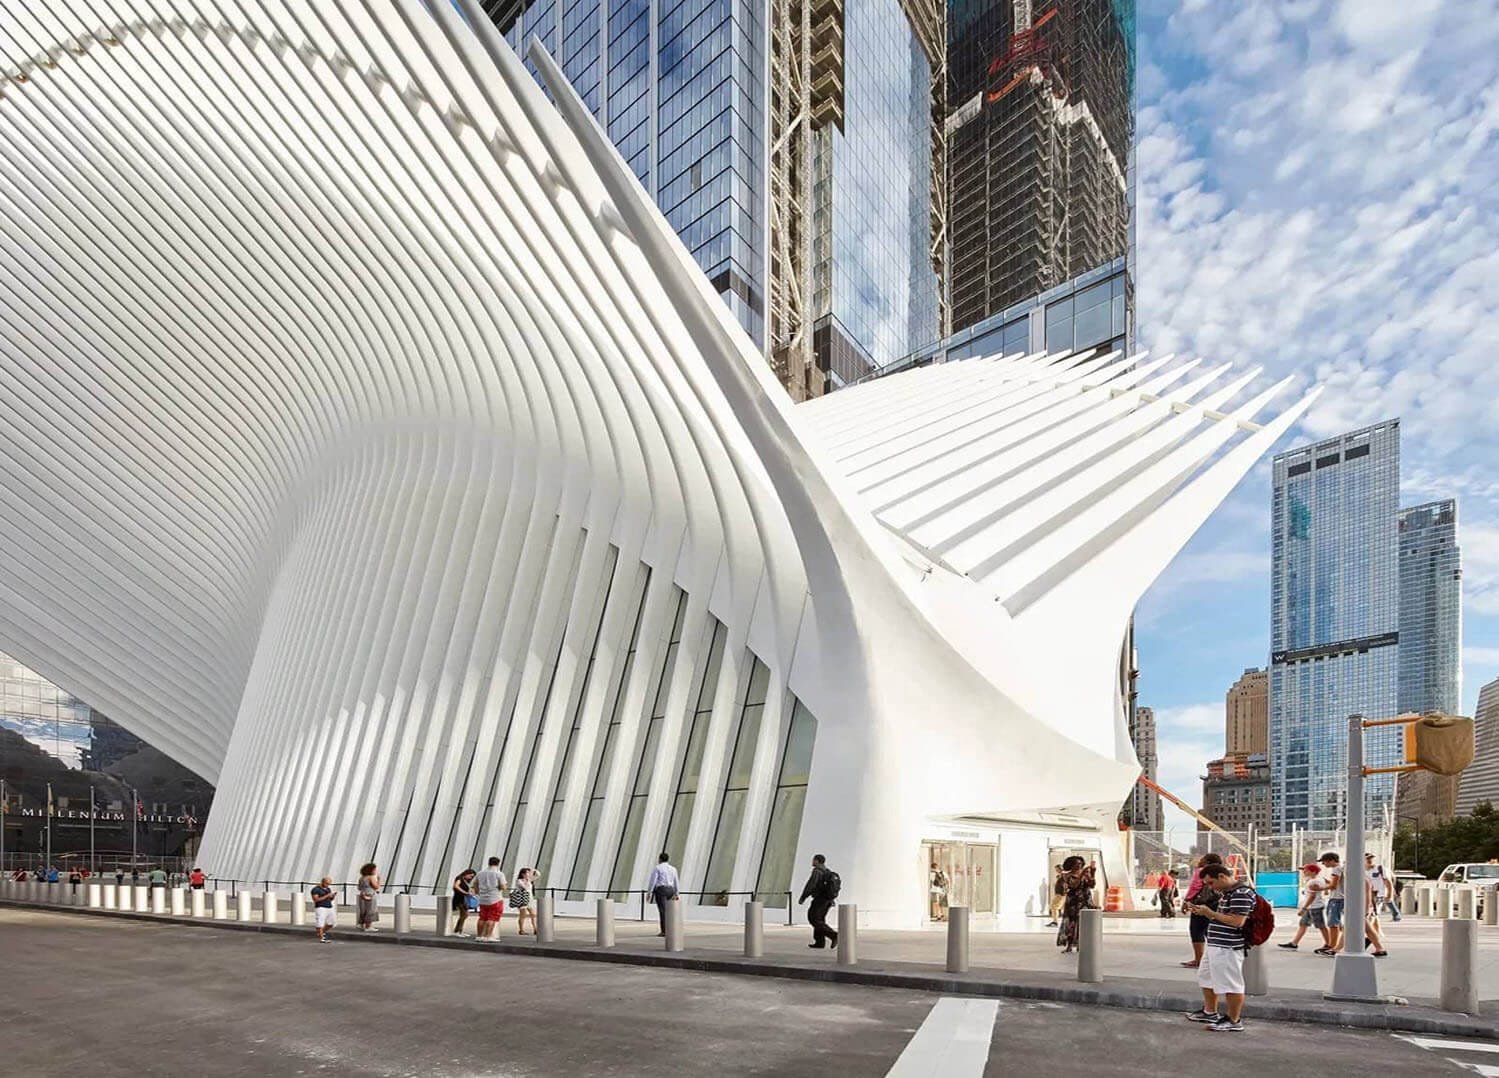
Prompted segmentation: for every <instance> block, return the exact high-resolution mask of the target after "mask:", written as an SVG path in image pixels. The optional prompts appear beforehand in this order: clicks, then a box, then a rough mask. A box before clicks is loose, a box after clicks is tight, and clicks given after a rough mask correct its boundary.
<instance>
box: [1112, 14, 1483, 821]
mask: <svg viewBox="0 0 1499 1078" xmlns="http://www.w3.org/2000/svg"><path fill="white" fill-rule="evenodd" d="M1139 15H1140V21H1139V38H1138V43H1139V54H1140V64H1139V70H1138V79H1139V85H1138V89H1139V117H1138V125H1139V126H1138V151H1137V152H1138V181H1139V187H1138V206H1137V213H1138V269H1137V280H1138V326H1139V333H1140V339H1141V342H1142V344H1144V345H1145V346H1148V347H1150V348H1151V349H1152V350H1153V351H1157V352H1160V351H1171V352H1176V353H1178V354H1179V355H1203V356H1207V357H1211V358H1213V359H1219V360H1223V359H1231V360H1235V361H1238V362H1241V363H1250V362H1252V363H1256V364H1263V365H1264V366H1265V368H1266V374H1267V376H1270V375H1273V376H1275V377H1283V376H1284V375H1286V374H1294V375H1296V376H1297V377H1298V378H1299V379H1301V380H1302V381H1303V383H1309V382H1320V383H1321V384H1322V385H1324V386H1325V387H1326V391H1325V393H1324V394H1323V396H1322V397H1321V398H1320V400H1319V401H1318V403H1317V404H1316V405H1315V406H1314V408H1313V410H1312V411H1311V412H1310V413H1309V414H1308V415H1307V416H1306V418H1305V419H1304V421H1303V422H1302V423H1301V424H1300V426H1299V428H1298V429H1297V430H1296V431H1295V432H1294V434H1293V435H1292V436H1291V437H1288V438H1287V439H1286V441H1285V443H1284V444H1283V445H1281V446H1280V447H1278V448H1280V449H1285V448H1289V447H1290V446H1292V445H1296V444H1301V443H1303V442H1306V441H1311V440H1315V439H1317V438H1322V437H1326V436H1328V435H1331V434H1336V433H1339V432H1341V431H1344V430H1349V429H1353V428H1356V427H1358V426H1362V425H1364V424H1367V423H1371V422H1375V421H1378V420H1381V419H1385V418H1388V417H1391V416H1399V417H1400V419H1401V421H1402V424H1401V425H1402V446H1401V453H1402V473H1403V474H1402V488H1403V490H1402V495H1403V497H1404V499H1405V501H1406V503H1407V504H1413V503H1415V502H1418V501H1423V500H1429V499H1431V498H1437V497H1445V496H1456V497H1457V498H1458V501H1459V504H1458V512H1459V520H1460V528H1461V534H1460V542H1461V545H1462V557H1463V569H1464V581H1463V584H1464V607H1463V616H1464V656H1463V658H1464V662H1463V700H1464V706H1465V708H1467V709H1468V710H1469V712H1470V713H1471V709H1472V706H1473V700H1474V697H1475V696H1476V695H1477V691H1478V687H1479V686H1480V685H1481V684H1483V683H1484V682H1486V681H1489V680H1491V679H1493V678H1494V677H1499V135H1496V130H1499V0H1448V2H1446V3H1439V2H1437V0H1139ZM1269 507H1270V482H1269V462H1268V460H1267V461H1265V462H1263V463H1262V465H1261V467H1260V468H1259V469H1257V470H1256V471H1255V472H1254V473H1253V474H1252V475H1251V476H1250V477H1249V478H1247V479H1246V480H1245V481H1244V482H1243V483H1242V484H1241V485H1240V487H1239V489H1238V490H1237V491H1236V492H1235V493H1234V495H1233V497H1232V498H1231V499H1230V500H1229V501H1228V502H1227V503H1226V504H1225V505H1224V506H1223V508H1222V509H1221V510H1220V511H1219V513H1218V514H1217V515H1216V517H1215V518H1214V519H1213V520H1212V521H1210V522H1209V524H1208V525H1207V526H1206V527H1205V528H1204V529H1203V531H1202V532H1201V533H1200V534H1199V535H1198V536H1197V537H1196V538H1195V539H1194V540H1193V542H1192V544H1191V545H1190V546H1189V547H1188V548H1187V549H1186V551H1184V552H1183V554H1182V556H1181V557H1179V558H1178V559H1177V561H1176V562H1175V563H1174V564H1173V565H1172V566H1171V568H1170V569H1169V570H1168V571H1167V573H1166V574H1165V575H1164V577H1163V578H1162V579H1161V580H1160V581H1159V583H1158V584H1157V585H1156V587H1155V588H1154V589H1153V591H1152V592H1151V593H1150V595H1149V596H1148V597H1147V598H1146V600H1145V601H1144V603H1143V604H1142V605H1141V607H1140V610H1139V622H1138V624H1139V629H1140V632H1139V637H1140V644H1139V651H1140V665H1141V670H1142V676H1141V685H1140V691H1141V703H1144V704H1149V705H1152V706H1153V707H1155V709H1156V714H1157V716H1158V723H1159V749H1160V755H1161V776H1162V782H1163V783H1164V784H1165V785H1166V786H1167V788H1168V789H1172V790H1174V791H1175V792H1177V793H1179V794H1181V795H1183V796H1186V797H1188V799H1189V800H1192V801H1196V800H1197V798H1198V797H1199V796H1200V793H1201V786H1200V784H1199V783H1198V781H1197V778H1198V775H1199V774H1200V773H1201V769H1202V765H1203V763H1204V762H1205V761H1206V760H1208V759H1210V758H1212V757H1213V756H1216V755H1219V754H1220V753H1221V752H1222V749H1223V694H1224V692H1225V690H1226V689H1227V688H1228V686H1229V685H1230V684H1232V683H1233V681H1234V680H1235V678H1237V677H1238V675H1239V674H1240V673H1241V672H1242V671H1243V669H1244V668H1245V667H1247V666H1262V665H1264V664H1265V662H1266V659H1267V652H1268V647H1269V602H1270V600H1269V513H1270V508H1269ZM1168 819H1170V818H1169V817H1168ZM1184 819H1185V817H1182V816H1180V815H1177V816H1175V817H1174V819H1171V822H1172V823H1173V824H1179V823H1181V822H1182V821H1183V820H1184Z"/></svg>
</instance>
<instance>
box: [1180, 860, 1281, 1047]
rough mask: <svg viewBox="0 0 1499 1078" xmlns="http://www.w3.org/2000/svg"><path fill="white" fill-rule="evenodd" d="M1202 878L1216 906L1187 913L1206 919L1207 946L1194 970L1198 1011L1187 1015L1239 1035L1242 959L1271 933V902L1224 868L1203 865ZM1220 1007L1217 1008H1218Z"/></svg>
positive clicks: (1195, 906)
mask: <svg viewBox="0 0 1499 1078" xmlns="http://www.w3.org/2000/svg"><path fill="white" fill-rule="evenodd" d="M1202 880H1203V883H1205V884H1206V885H1207V886H1208V887H1209V888H1211V889H1212V890H1213V892H1214V893H1215V894H1216V895H1217V897H1218V903H1217V906H1216V908H1209V907H1208V906H1207V905H1205V904H1196V903H1193V904H1191V905H1190V906H1189V908H1188V910H1187V912H1188V913H1191V914H1194V915H1196V916H1199V917H1206V918H1207V920H1208V930H1207V939H1206V941H1205V942H1206V944H1207V946H1206V947H1205V948H1203V955H1202V964H1201V965H1200V966H1198V967H1197V984H1198V986H1199V987H1200V988H1201V989H1202V1009H1201V1010H1200V1011H1193V1012H1192V1013H1191V1014H1189V1015H1187V1020H1188V1021H1189V1022H1202V1023H1205V1024H1206V1025H1207V1027H1208V1028H1209V1029H1210V1030H1212V1031H1213V1032H1214V1033H1242V1032H1243V1031H1244V1022H1243V1015H1244V955H1245V953H1246V952H1247V951H1248V950H1249V948H1250V947H1255V946H1259V945H1260V944H1262V943H1264V942H1265V940H1267V939H1269V938H1270V933H1272V932H1274V931H1275V915H1274V913H1273V912H1271V910H1270V904H1269V903H1268V902H1266V901H1265V900H1264V899H1263V898H1261V897H1260V896H1259V895H1258V894H1256V893H1255V890H1254V888H1253V887H1250V886H1249V884H1248V883H1245V882H1243V881H1241V880H1235V879H1234V872H1233V869H1231V868H1229V867H1228V866H1227V865H1208V866H1207V867H1205V868H1204V869H1203V870H1202ZM1220 1003H1221V1004H1222V1009H1221V1010H1220V1009H1219V1004H1220Z"/></svg>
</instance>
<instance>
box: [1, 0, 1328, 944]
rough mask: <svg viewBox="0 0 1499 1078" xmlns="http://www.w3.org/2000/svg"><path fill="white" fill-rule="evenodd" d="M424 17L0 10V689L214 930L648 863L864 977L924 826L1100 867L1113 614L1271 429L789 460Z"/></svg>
mask: <svg viewBox="0 0 1499 1078" xmlns="http://www.w3.org/2000/svg"><path fill="white" fill-rule="evenodd" d="M458 7H459V8H461V9H462V13H461V14H460V12H459V11H457V10H454V9H453V8H450V7H449V6H448V5H447V4H444V3H435V4H433V5H432V7H431V10H430V11H429V10H428V9H427V8H426V7H425V6H424V5H423V4H421V3H420V2H418V0H321V2H316V3H313V2H298V0H265V2H257V3H255V4H242V3H239V2H237V0H221V2H217V0H198V2H195V0H155V2H150V3H148V2H144V0H142V2H134V3H130V2H113V0H47V2H46V3H42V2H40V0H0V76H3V78H0V417H3V422H0V498H3V502H4V511H3V512H0V599H3V602H0V650H5V651H8V652H12V653H14V654H15V655H17V656H18V657H19V658H21V659H22V660H23V661H25V662H26V663H27V664H28V665H30V666H33V667H35V668H36V669H37V670H38V671H40V672H42V673H44V674H45V675H46V676H47V677H49V678H51V679H52V680H55V681H57V682H59V683H60V684H62V685H64V686H66V687H67V688H68V689H69V690H70V691H72V692H75V693H77V694H78V695H80V696H82V697H84V698H85V699H87V700H88V701H89V702H90V703H91V704H93V705H94V706H95V707H96V708H98V709H100V710H102V711H103V712H105V713H106V714H108V715H110V716H111V717H112V718H114V719H115V720H116V721H118V722H119V723H121V724H122V725H124V726H125V727H126V728H128V729H130V730H132V731H134V732H135V733H137V734H139V735H141V736H142V737H145V738H147V739H148V740H149V741H151V742H152V743H153V744H155V745H156V746H157V747H159V748H161V749H163V750H164V751H166V752H168V753H170V754H171V755H173V756H175V757H176V758H177V759H179V760H180V761H181V762H183V763H184V764H186V765H188V766H190V767H192V768H194V769H195V770H197V771H199V772H200V773H202V774H203V775H204V776H206V777H208V778H210V779H211V780H213V781H214V782H215V783H216V784H217V786H218V792H217V796H216V800H215V804H214V808H213V812H212V814H211V817H210V819H209V822H208V829H207V834H206V835H205V838H204V843H203V848H202V851H201V857H202V860H203V863H204V866H205V868H207V869H209V870H210V871H212V872H213V873H214V874H216V875H220V876H238V877H240V878H244V879H256V880H259V879H277V880H306V879H315V878H317V877H318V876H320V875H322V874H324V873H325V872H326V873H329V874H332V875H334V876H335V877H339V878H350V877H349V876H347V875H344V874H346V873H350V872H352V871H353V870H354V868H355V866H357V865H359V864H360V863H361V862H363V861H365V860H374V861H377V862H378V863H380V864H381V866H382V868H383V869H384V871H385V873H386V876H387V878H388V879H391V880H395V881H401V882H407V881H409V882H412V883H415V884H419V885H424V886H427V885H433V884H437V885H439V886H440V885H443V884H444V883H445V881H446V879H447V878H448V877H450V876H451V875H452V873H453V872H454V871H456V869H458V868H460V867H462V866H464V865H467V864H470V863H474V862H476V861H477V860H478V859H479V858H481V857H483V856H485V855H488V854H491V853H494V854H502V855H503V856H504V858H505V861H506V863H505V868H506V870H507V871H512V870H513V868H514V867H516V866H518V865H521V864H535V865H539V866H540V867H541V869H542V871H543V883H544V884H547V883H549V884H550V885H552V886H558V887H563V886H565V887H568V888H569V896H568V897H569V898H572V899H576V900H581V899H582V898H584V897H586V895H587V892H588V891H590V890H593V891H603V890H605V889H612V888H639V887H641V886H643V883H644V876H645V873H646V870H647V868H648V866H649V865H650V864H651V863H653V861H654V855H655V854H656V852H657V851H658V850H659V849H661V848H662V847H663V846H665V847H666V848H668V849H669V850H670V851H671V853H672V855H673V858H674V859H675V860H676V862H677V863H678V864H679V865H680V866H681V869H682V876H683V886H684V888H686V889H688V890H702V891H707V892H710V895H709V898H708V899H707V900H706V901H707V903H708V904H715V903H716V904H728V905H733V904H734V903H736V902H737V901H740V900H741V898H740V896H738V895H736V894H735V893H737V892H748V891H754V890H761V891H769V892H778V891H783V890H784V889H785V888H786V887H787V886H788V885H789V882H790V880H791V878H792V867H793V861H795V863H796V865H797V869H798V872H799V870H800V866H801V862H802V861H803V860H804V859H805V858H806V857H807V856H809V855H810V853H811V852H814V850H821V851H823V852H825V853H827V854H828V856H829V858H830V860H832V862H833V863H834V864H835V866H837V867H838V868H839V870H840V872H841V873H842V875H843V878H844V881H845V882H844V894H845V897H846V898H847V899H848V900H850V901H856V902H858V903H859V905H860V907H861V909H862V910H864V911H868V912H869V913H870V915H871V917H872V918H873V919H875V920H877V921H879V920H883V921H885V922H887V923H898V922H900V921H903V920H909V919H911V918H914V917H916V916H917V915H918V912H919V910H920V908H921V904H922V901H923V896H922V893H921V880H920V879H919V878H918V876H917V875H916V873H914V872H912V871H910V869H911V866H912V864H913V863H914V859H915V857H916V856H918V844H919V840H920V838H921V837H922V835H921V832H922V829H923V827H924V825H925V823H926V821H929V820H932V819H952V818H958V817H962V816H972V815H981V816H995V815H1004V814H1013V813H1026V812H1039V811H1061V812H1069V813H1074V814H1084V815H1088V816H1091V817H1093V818H1097V819H1099V820H1101V821H1104V820H1112V818H1113V816H1114V813H1115V812H1116V810H1117V808H1118V806H1119V804H1120V803H1121V801H1122V800H1123V799H1124V797H1125V796H1126V794H1127V793H1128V791H1129V789H1130V787H1131V784H1132V783H1133V781H1134V779H1135V776H1136V774H1137V773H1138V767H1137V765H1136V762H1135V759H1134V756H1133V753H1132V750H1131V748H1130V745H1129V741H1128V737H1127V733H1126V731H1125V728H1124V722H1123V715H1122V711H1121V709H1120V705H1119V701H1118V699H1117V660H1118V653H1119V648H1120V643H1121V640H1122V637H1123V634H1124V631H1125V627H1126V623H1127V619H1128V617H1129V614H1130V611H1131V609H1132V608H1133V606H1134V604H1135V602H1136V601H1137V600H1138V599H1139V597H1140V595H1141V594H1142V593H1143V591H1144V590H1145V588H1146V587H1147V586H1148V585H1149V583H1150V582H1151V581H1152V580H1153V579H1154V577H1155V576H1156V575H1157V574H1158V573H1159V572H1160V571H1161V570H1162V568H1164V566H1165V565H1166V563H1167V562H1168V561H1169V560H1170V558H1171V557H1172V556H1173V555H1174V554H1175V553H1176V552H1177V551H1178V550H1179V549H1180V548H1181V546H1182V545H1183V544H1184V543H1185V542H1186V540H1187V538H1188V537H1189V536H1190V535H1191V533H1192V532H1193V530H1194V529H1195V528H1196V527H1197V526H1198V525H1199V524H1200V523H1201V522H1202V521H1203V520H1204V519H1205V518H1206V516H1207V515H1208V514H1209V513H1210V512H1211V511H1212V510H1213V508H1214V507H1215V506H1216V505H1217V504H1218V503H1219V502H1220V500H1221V499H1222V498H1223V497H1224V496H1225V495H1226V494H1227V493H1228V491H1229V490H1230V488H1231V487H1232V486H1233V485H1234V483H1235V482H1237V480H1238V479H1239V478H1240V477H1242V476H1243V475H1244V474H1245V472H1246V471H1247V470H1248V469H1249V467H1250V466H1251V465H1252V464H1253V463H1254V461H1255V460H1256V459H1257V458H1258V457H1259V456H1260V455H1261V454H1262V453H1264V452H1265V451H1266V449H1267V448H1268V447H1269V446H1270V444H1271V443H1272V442H1273V441H1274V440H1275V439H1276V437H1277V436H1278V435H1279V434H1280V433H1281V432H1282V431H1284V430H1285V429H1286V428H1287V426H1288V425H1289V424H1290V423H1291V422H1293V420H1294V419H1295V418H1296V417H1297V416H1298V415H1299V414H1300V412H1301V411H1302V410H1303V409H1304V407H1305V405H1306V403H1307V402H1306V401H1305V400H1303V401H1301V402H1299V403H1296V404H1293V405H1292V406H1291V407H1290V408H1289V410H1287V411H1284V412H1281V413H1279V414H1276V415H1271V416H1269V417H1268V418H1267V417H1264V416H1262V415H1261V413H1262V412H1263V410H1264V409H1265V408H1266V407H1267V405H1268V404H1269V402H1270V400H1271V398H1272V397H1273V396H1274V395H1275V393H1276V391H1277V390H1278V389H1280V388H1281V387H1275V388H1272V389H1270V390H1267V391H1265V392H1263V393H1258V394H1252V393H1251V389H1250V382H1251V380H1252V378H1253V372H1249V373H1247V374H1244V375H1239V376H1235V375H1231V374H1230V373H1229V372H1227V371H1226V369H1224V368H1221V367H1212V368H1209V367H1204V366H1199V365H1195V364H1191V363H1180V362H1172V361H1169V360H1166V359H1151V358H1148V357H1141V356H1135V357H1128V358H1126V357H1122V356H1117V355H1116V356H1107V357H1101V358H1079V357H1075V356H1055V355H1054V356H1041V355H1033V356H1011V357H995V358H991V359H985V360H976V361H972V362H966V363H959V364H950V365H946V366H938V367H931V368H926V369H922V370H916V371H912V372H909V373H905V374H901V375H897V376H894V377H891V378H888V379H883V380H880V381H876V382H873V383H870V384H867V385H861V386H858V387H855V388H852V389H850V390H847V391H844V392H840V393H838V394H835V395H832V396H830V397H827V398H824V399H822V400H819V401H816V402H813V403H810V404H807V405H803V406H799V407H798V406H793V405H792V404H791V403H790V401H789V400H788V398H787V397H786V395H785V393H784V392H783V391H782V389H781V388H780V386H779V385H778V384H777V383H776V382H775V380H774V378H773V377H772V375H771V372H770V370H769V368H768V366H767V365H766V363H765V362H764V360H763V359H762V358H761V357H760V356H759V355H757V354H756V352H755V350H754V348H753V346H752V344H751V343H750V341H749V340H748V338H746V337H745V336H744V335H743V333H742V332H741V330H740V329H739V328H738V327H737V326H736V325H735V324H734V323H733V322H732V321H731V320H730V319H729V318H728V317H727V314H726V312H725V310H724V309H723V306H722V304H721V303H720V301H719V299H718V297H717V296H716V295H715V294H714V293H713V292H712V291H711V290H710V288H709V286H708V284H707V282H706V280H705V278H704V277H703V275H702V274H701V273H700V272H699V270H698V269H697V267H696V265H695V264H694V263H693V261H692V259H691V257H690V255H689V254H688V253H687V251H686V250H685V249H684V248H683V247H682V246H681V244H680V243H679V241H678V240H677V238H676V237H675V236H674V235H673V234H672V232H671V231H670V229H669V228H668V226H667V224H666V222H665V220H664V218H663V217H662V216H661V215H660V214H659V213H658V212H657V210H656V209H655V207H654V206H653V205H652V203H651V202H650V200H649V198H648V197H647V196H646V194H645V193H644V192H643V191H642V190H641V189H640V188H639V186H638V185H637V183H636V181H635V180H634V178H633V177H632V176H631V175H630V174H629V173H628V172H627V171H626V169H625V168H624V167H623V166H622V164H621V163H620V161H619V160H618V159H617V157H616V156H615V154H614V151H613V150H612V148H611V147H610V146H609V145H608V143H607V142H606V140H605V139H604V138H603V136H602V135H601V134H600V132H599V129H598V128H597V126H596V125H595V124H594V123H593V121H592V119H591V118H590V117H589V116H588V115H587V113H586V112H585V111H584V109H583V107H582V105H581V104H580V103H579V101H578V100H577V99H576V98H575V97H574V96H573V95H572V93H571V92H570V90H568V88H567V87H566V85H565V84H564V83H563V81H562V80H561V78H560V76H559V74H558V72H557V70H556V68H555V67H554V66H553V65H552V64H551V62H550V61H549V60H548V59H547V58H546V57H545V56H544V55H540V54H538V55H537V57H536V60H537V63H538V65H539V67H540V68H541V70H542V72H543V75H544V76H545V77H546V79H547V80H548V83H549V86H550V88H551V90H552V94H553V97H554V98H555V100H556V102H557V104H556V105H555V106H554V105H553V104H551V103H549V101H548V100H547V98H546V96H545V95H544V94H543V92H542V91H541V90H540V89H539V88H538V87H537V86H536V85H535V83H534V82H533V81H532V80H531V79H530V77H529V76H528V75H527V74H526V72H525V70H524V69H523V67H522V65H521V63H520V61H519V60H518V58H517V57H516V56H514V55H513V54H512V53H510V52H509V51H508V49H507V47H506V46H505V44H504V43H503V41H502V40H501V39H500V38H499V36H498V35H497V34H496V33H495V32H494V31H493V30H492V28H491V27H490V24H489V23H488V21H487V19H486V18H485V17H484V15H483V14H482V12H481V10H480V8H479V5H478V4H477V3H476V2H473V0H466V2H464V3H461V4H459V5H458ZM465 16H466V18H465ZM1262 422H1263V425H1261V423H1262ZM720 896H721V897H720Z"/></svg>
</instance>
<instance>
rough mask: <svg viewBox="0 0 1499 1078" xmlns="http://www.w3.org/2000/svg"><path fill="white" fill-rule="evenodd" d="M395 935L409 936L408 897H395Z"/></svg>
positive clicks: (409, 907)
mask: <svg viewBox="0 0 1499 1078" xmlns="http://www.w3.org/2000/svg"><path fill="white" fill-rule="evenodd" d="M396 935H398V936H409V935H411V896H410V895H396Z"/></svg>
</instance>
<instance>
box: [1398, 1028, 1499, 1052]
mask: <svg viewBox="0 0 1499 1078" xmlns="http://www.w3.org/2000/svg"><path fill="white" fill-rule="evenodd" d="M1394 1036H1395V1037H1397V1038H1398V1039H1400V1040H1402V1041H1405V1042H1406V1043H1408V1044H1414V1045H1415V1046H1416V1047H1417V1048H1425V1049H1426V1050H1427V1051H1428V1052H1499V1041H1450V1040H1447V1039H1446V1038H1445V1037H1412V1036H1410V1035H1408V1034H1404V1033H1396V1034H1394Z"/></svg>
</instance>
